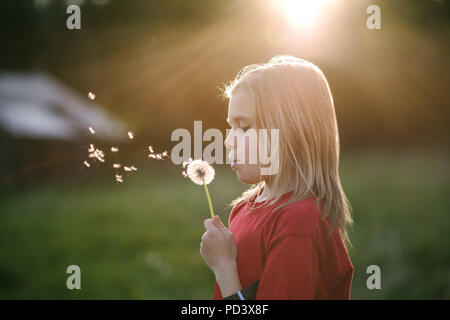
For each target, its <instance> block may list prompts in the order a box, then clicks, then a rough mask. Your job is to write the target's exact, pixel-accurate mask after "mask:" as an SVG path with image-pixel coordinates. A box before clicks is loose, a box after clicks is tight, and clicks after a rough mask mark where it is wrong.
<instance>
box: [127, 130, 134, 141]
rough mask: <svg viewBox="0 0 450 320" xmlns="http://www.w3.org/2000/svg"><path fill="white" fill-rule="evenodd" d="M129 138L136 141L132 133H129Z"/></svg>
mask: <svg viewBox="0 0 450 320" xmlns="http://www.w3.org/2000/svg"><path fill="white" fill-rule="evenodd" d="M128 138H130V139H134V134H133V132H131V131H128Z"/></svg>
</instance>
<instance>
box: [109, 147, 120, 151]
mask: <svg viewBox="0 0 450 320" xmlns="http://www.w3.org/2000/svg"><path fill="white" fill-rule="evenodd" d="M111 152H119V148H118V147H111Z"/></svg>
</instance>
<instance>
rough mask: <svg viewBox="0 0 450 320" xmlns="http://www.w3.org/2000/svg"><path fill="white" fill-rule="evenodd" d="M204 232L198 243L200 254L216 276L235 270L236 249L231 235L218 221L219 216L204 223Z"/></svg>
mask: <svg viewBox="0 0 450 320" xmlns="http://www.w3.org/2000/svg"><path fill="white" fill-rule="evenodd" d="M204 225H205V228H206V232H205V233H204V234H203V236H202V242H201V243H200V254H201V256H202V258H203V260H204V261H205V263H206V264H207V265H208V267H209V268H210V269H211V270H212V271H213V272H214V274H216V276H217V275H218V274H221V273H222V272H223V271H225V270H233V269H236V266H237V263H236V259H237V247H236V241H235V239H234V235H233V233H232V232H231V231H230V230H228V229H227V228H226V227H225V226H224V225H223V223H222V221H220V218H219V216H214V220H213V219H206V220H205V221H204Z"/></svg>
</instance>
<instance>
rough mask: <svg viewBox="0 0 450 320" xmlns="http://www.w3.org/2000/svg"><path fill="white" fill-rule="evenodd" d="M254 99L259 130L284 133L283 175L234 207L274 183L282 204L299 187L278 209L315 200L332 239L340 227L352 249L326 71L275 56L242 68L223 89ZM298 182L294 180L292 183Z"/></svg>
mask: <svg viewBox="0 0 450 320" xmlns="http://www.w3.org/2000/svg"><path fill="white" fill-rule="evenodd" d="M242 89H247V90H250V91H251V92H252V93H253V95H254V97H255V110H256V112H255V115H256V119H255V120H256V126H257V128H265V129H274V128H276V129H278V130H279V170H278V173H277V174H275V175H272V176H267V178H266V181H261V182H259V183H257V184H256V185H252V186H251V188H250V189H248V190H247V191H245V192H244V193H243V194H242V195H241V196H240V197H238V198H237V199H235V200H233V201H232V202H231V206H235V205H237V204H239V203H242V202H243V201H248V200H249V199H251V198H252V197H253V196H255V195H256V194H258V193H259V192H261V190H262V188H263V187H264V184H265V183H268V184H270V186H271V191H273V192H274V194H273V195H274V199H273V200H272V202H271V203H270V204H273V203H275V202H277V201H278V200H279V199H280V198H281V196H283V195H284V194H285V193H287V192H288V191H290V190H288V189H287V188H288V186H290V185H292V184H294V185H295V189H294V190H293V193H292V195H291V197H290V198H289V199H288V200H287V201H285V202H284V203H283V204H282V205H280V206H278V207H277V208H276V209H281V208H282V207H284V206H286V205H288V204H290V203H293V202H296V201H299V200H303V199H306V198H309V197H314V198H315V200H316V204H317V205H318V208H319V209H320V212H321V216H322V217H323V218H324V219H326V220H327V221H328V223H329V236H331V234H332V232H333V230H334V229H335V228H336V227H337V228H338V230H339V233H340V235H341V237H342V238H343V241H344V243H345V244H349V245H350V241H349V239H348V235H347V227H348V226H350V225H351V224H352V222H353V221H352V218H351V213H350V211H351V209H350V203H349V201H348V199H347V197H346V195H345V193H344V191H343V188H342V185H341V181H340V177H339V133H338V125H337V121H336V114H335V109H334V102H333V97H332V95H331V91H330V88H329V85H328V82H327V80H326V78H325V76H324V74H323V72H322V71H321V70H320V69H319V68H318V67H317V66H316V65H314V64H313V63H311V62H308V61H306V60H303V59H300V58H296V57H293V56H286V55H279V56H275V57H273V58H272V59H270V61H269V62H268V63H261V64H252V65H249V66H246V67H244V68H243V69H241V70H240V71H239V72H238V74H237V76H236V78H235V79H234V80H233V81H231V82H230V83H229V84H228V85H225V87H224V89H223V96H225V97H226V98H228V99H229V98H231V96H232V95H233V94H235V93H236V92H237V91H238V90H242ZM293 179H295V180H293Z"/></svg>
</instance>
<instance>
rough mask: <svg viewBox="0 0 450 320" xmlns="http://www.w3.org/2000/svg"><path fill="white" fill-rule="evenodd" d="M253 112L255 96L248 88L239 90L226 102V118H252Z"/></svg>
mask: <svg viewBox="0 0 450 320" xmlns="http://www.w3.org/2000/svg"><path fill="white" fill-rule="evenodd" d="M254 112H255V97H254V95H253V94H252V92H251V91H250V90H239V91H238V92H236V93H235V94H233V95H232V96H231V98H230V102H229V103H228V120H230V121H232V120H233V119H235V118H239V117H243V118H250V119H252V118H253V116H254Z"/></svg>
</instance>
